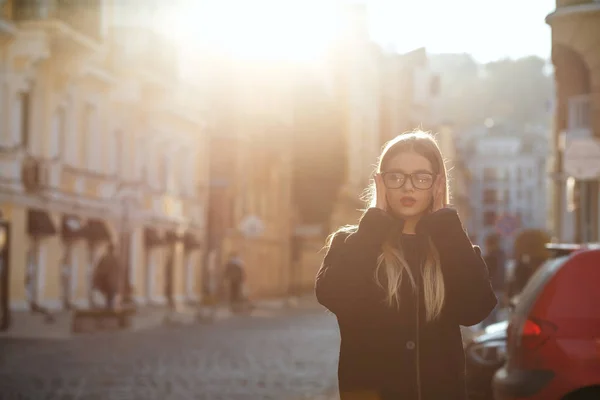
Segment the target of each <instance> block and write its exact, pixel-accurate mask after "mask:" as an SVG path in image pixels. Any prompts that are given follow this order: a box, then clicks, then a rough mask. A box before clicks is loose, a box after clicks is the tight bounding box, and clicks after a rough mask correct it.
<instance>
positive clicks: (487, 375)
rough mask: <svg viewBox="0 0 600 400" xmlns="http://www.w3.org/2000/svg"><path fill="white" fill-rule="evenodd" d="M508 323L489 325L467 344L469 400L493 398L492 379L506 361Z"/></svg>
mask: <svg viewBox="0 0 600 400" xmlns="http://www.w3.org/2000/svg"><path fill="white" fill-rule="evenodd" d="M507 326H508V321H501V322H497V323H495V324H491V325H488V326H487V327H485V329H483V330H481V331H480V332H476V333H475V334H474V335H473V336H472V337H471V338H470V340H468V341H467V342H466V343H465V358H466V369H467V388H468V391H469V400H479V399H481V400H489V399H491V398H492V385H491V383H492V378H493V377H494V374H495V373H496V371H497V370H498V369H499V368H500V367H502V365H503V364H504V362H505V360H506V328H507Z"/></svg>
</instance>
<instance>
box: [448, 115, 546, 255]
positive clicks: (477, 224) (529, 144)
mask: <svg viewBox="0 0 600 400" xmlns="http://www.w3.org/2000/svg"><path fill="white" fill-rule="evenodd" d="M459 146H460V153H461V158H462V159H463V160H464V161H465V163H466V166H467V168H468V169H469V175H470V177H471V181H470V199H471V217H470V219H469V221H468V224H467V228H468V231H469V234H470V236H471V237H472V238H473V240H474V242H475V243H476V244H479V245H482V246H483V245H484V244H485V239H486V238H487V237H488V235H490V234H492V233H500V234H502V235H503V236H504V237H505V238H508V237H511V235H512V234H514V233H516V232H517V231H518V230H520V229H525V228H537V229H545V228H546V211H545V209H546V196H545V193H546V158H547V155H548V152H549V149H548V140H547V134H546V132H545V131H536V130H531V131H525V132H523V131H522V130H515V129H512V128H511V127H510V126H507V125H503V124H497V125H494V126H490V127H480V128H476V129H474V130H472V131H471V132H466V133H465V134H464V135H463V137H461V142H460V143H459ZM506 246H507V249H509V248H510V240H507V241H506Z"/></svg>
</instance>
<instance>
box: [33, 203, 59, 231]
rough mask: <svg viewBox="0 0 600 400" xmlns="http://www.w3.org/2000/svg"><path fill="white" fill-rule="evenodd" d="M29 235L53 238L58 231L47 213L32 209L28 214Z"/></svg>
mask: <svg viewBox="0 0 600 400" xmlns="http://www.w3.org/2000/svg"><path fill="white" fill-rule="evenodd" d="M27 233H28V234H29V235H30V236H52V235H55V234H56V233H57V229H56V226H54V222H52V219H51V218H50V215H48V213H47V212H46V211H43V210H35V209H30V210H29V211H28V212H27Z"/></svg>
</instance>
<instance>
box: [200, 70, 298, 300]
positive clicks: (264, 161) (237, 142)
mask: <svg viewBox="0 0 600 400" xmlns="http://www.w3.org/2000/svg"><path fill="white" fill-rule="evenodd" d="M213 61H214V60H213ZM290 68H291V67H290V66H288V65H286V64H285V63H283V62H282V63H266V62H250V61H247V62H236V61H234V60H227V59H221V60H220V61H217V62H216V63H215V68H214V69H213V70H212V71H210V72H209V73H208V75H207V76H204V77H202V78H201V79H202V80H203V81H204V82H206V81H207V79H208V81H209V83H210V85H209V86H210V87H211V88H212V89H211V94H212V96H211V99H212V100H213V101H214V103H213V104H212V106H211V107H212V109H213V111H214V112H213V113H212V116H213V123H214V125H213V129H212V133H211V173H210V175H211V189H210V198H211V203H210V204H211V209H210V216H209V254H208V258H207V266H208V268H209V271H208V274H207V275H209V276H211V279H212V280H213V283H214V285H213V286H212V288H213V289H214V288H217V286H218V281H219V275H220V274H219V272H220V270H221V269H222V266H223V265H224V264H225V263H226V261H227V257H229V255H230V253H231V252H232V251H235V252H238V253H239V254H240V256H241V257H242V259H243V260H244V262H245V264H246V273H247V288H248V291H249V295H250V296H251V297H254V298H256V297H264V296H275V295H282V294H286V293H287V292H288V288H289V275H290V257H291V256H290V246H291V230H292V222H293V221H292V218H293V212H292V210H293V209H292V203H293V202H292V197H291V192H292V184H293V181H292V162H293V159H292V146H291V133H292V92H291V84H292V80H291V78H292V76H293V73H292V72H291V70H290ZM258 94H260V95H258Z"/></svg>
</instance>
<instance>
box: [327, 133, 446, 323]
mask: <svg viewBox="0 0 600 400" xmlns="http://www.w3.org/2000/svg"><path fill="white" fill-rule="evenodd" d="M407 151H414V152H415V153H417V154H420V155H422V156H423V157H425V158H426V159H427V160H429V162H430V163H431V166H432V168H433V172H434V173H435V174H437V176H438V178H437V179H440V178H443V179H444V182H448V179H447V171H446V166H445V164H444V160H443V158H442V153H441V151H440V148H439V146H438V144H437V142H436V141H435V139H434V137H433V136H432V135H431V134H429V133H426V132H423V131H415V132H410V133H404V134H401V135H399V136H397V137H396V138H394V139H392V140H390V141H389V142H387V143H386V144H385V146H384V148H383V151H382V153H381V156H380V157H379V163H378V165H377V168H376V172H377V173H379V172H382V171H384V170H385V168H384V167H385V165H386V163H388V162H389V160H390V159H392V158H393V157H395V156H396V155H397V154H400V153H403V152H407ZM444 198H445V199H444V200H445V204H447V203H448V201H449V191H448V186H447V184H446V186H445V187H444ZM365 200H367V204H368V206H369V207H375V205H376V202H377V191H376V188H375V182H374V181H373V182H372V183H371V185H370V186H369V187H368V188H367V189H366V195H365ZM365 212H366V210H365ZM349 229H351V228H350V227H347V226H346V227H343V228H340V229H339V230H338V232H339V231H346V232H347V231H348V230H349ZM334 235H335V234H334ZM334 235H331V238H333V236H334ZM330 240H331V239H330ZM398 240H399V238H398V237H390V238H388V239H387V240H386V242H385V243H384V244H383V245H382V253H381V255H380V256H379V258H378V260H377V268H376V270H375V277H374V278H375V281H376V282H377V284H378V285H379V286H380V287H381V288H382V289H384V290H385V291H386V300H387V303H388V305H390V306H393V305H396V306H399V305H400V296H399V292H400V287H401V285H402V279H403V275H404V273H406V274H407V275H408V277H409V279H410V282H411V285H412V288H413V290H416V287H417V286H416V281H415V278H414V276H413V275H412V273H411V271H410V268H409V267H408V263H407V262H406V259H405V257H404V254H403V250H402V246H398V245H397V243H398ZM329 244H330V241H329ZM381 269H383V271H384V272H385V275H386V278H387V287H385V288H384V287H383V285H382V283H381V281H380V279H379V276H380V270H381ZM421 273H422V276H423V290H424V297H425V315H426V319H427V321H432V320H435V319H436V318H437V317H439V315H440V313H441V312H442V308H443V306H444V299H445V294H446V290H445V286H444V277H443V275H442V269H441V266H440V257H439V253H438V251H437V249H436V248H435V246H434V244H433V242H432V241H431V239H429V240H428V243H427V255H426V257H425V263H424V265H423V269H422V272H421Z"/></svg>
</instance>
